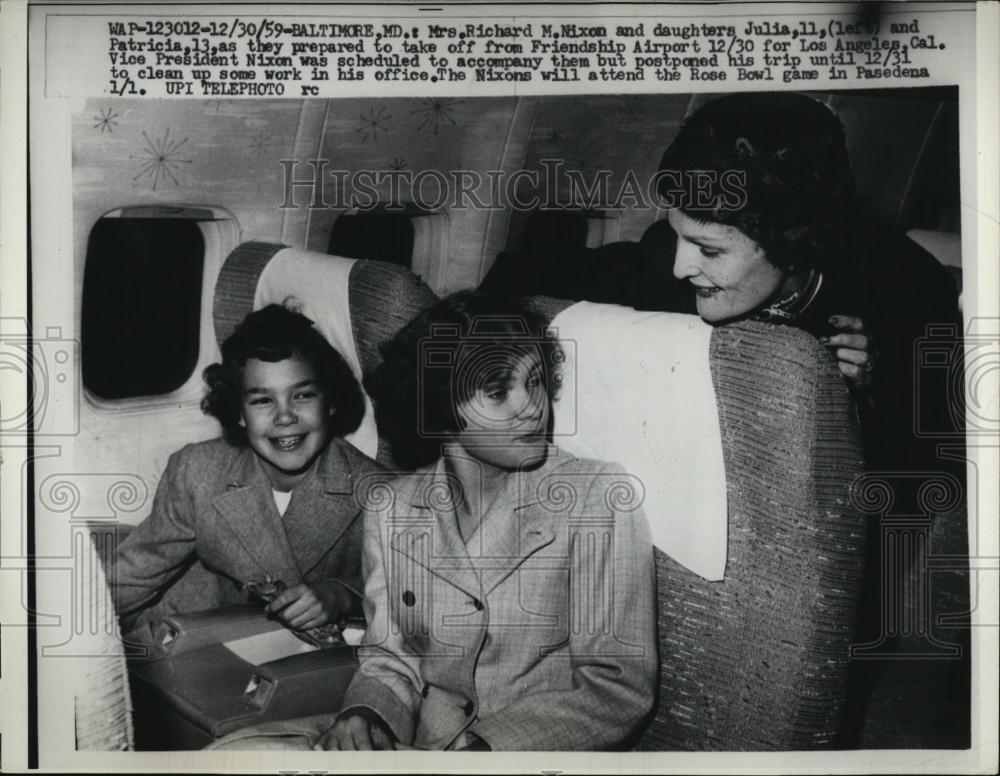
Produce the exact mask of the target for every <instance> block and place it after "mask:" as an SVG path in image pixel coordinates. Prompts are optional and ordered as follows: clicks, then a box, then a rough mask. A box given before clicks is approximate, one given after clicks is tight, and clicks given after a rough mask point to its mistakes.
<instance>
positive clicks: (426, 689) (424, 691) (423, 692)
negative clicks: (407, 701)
mask: <svg viewBox="0 0 1000 776" xmlns="http://www.w3.org/2000/svg"><path fill="white" fill-rule="evenodd" d="M420 694H421V695H423V696H424V697H425V698H426V697H427V696H428V695H430V694H431V686H430V685H429V684H425V685H424V689H422V690H421V691H420Z"/></svg>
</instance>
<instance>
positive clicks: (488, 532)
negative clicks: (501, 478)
mask: <svg viewBox="0 0 1000 776" xmlns="http://www.w3.org/2000/svg"><path fill="white" fill-rule="evenodd" d="M548 469H549V467H548V466H543V467H541V469H538V470H536V471H533V472H519V473H517V474H514V475H512V476H511V477H510V480H509V481H508V485H507V488H506V490H505V492H504V493H503V494H501V496H500V498H498V499H497V500H496V501H495V502H494V503H493V505H492V506H491V507H490V509H489V512H488V513H487V514H486V515H485V516H484V518H483V520H482V521H480V524H479V530H478V531H477V532H476V533H475V534H473V536H472V537H471V540H470V542H469V552H470V553H471V554H473V555H474V556H478V557H474V561H475V562H476V565H477V566H478V567H479V568H480V569H481V570H482V584H483V594H484V595H489V593H490V592H491V591H492V590H493V589H494V588H495V587H496V586H497V585H499V584H500V583H501V582H503V581H504V580H505V579H507V577H509V576H510V575H511V574H513V573H514V571H515V570H517V568H518V567H520V566H521V565H522V564H523V563H524V562H525V561H526V560H527V559H528V558H530V557H531V556H532V555H534V554H535V553H536V552H538V551H539V550H540V549H542V548H543V547H545V546H546V545H548V544H551V543H552V541H553V539H554V538H555V530H554V527H553V519H554V517H553V514H552V513H551V512H550V511H549V510H547V509H546V508H545V505H544V504H543V503H542V502H541V499H540V498H539V496H538V490H537V488H536V487H535V486H536V485H537V483H538V482H539V481H540V480H541V479H542V477H544V476H545V473H546V472H547V471H548Z"/></svg>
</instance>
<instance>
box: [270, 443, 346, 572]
mask: <svg viewBox="0 0 1000 776" xmlns="http://www.w3.org/2000/svg"><path fill="white" fill-rule="evenodd" d="M360 512H361V506H360V504H359V503H358V502H357V500H356V499H355V495H354V476H353V472H352V471H351V467H350V462H349V461H348V460H347V456H346V455H345V454H344V451H343V450H342V449H341V448H340V446H339V444H338V442H337V440H333V441H332V442H331V443H330V446H329V447H328V448H327V449H326V451H325V452H324V453H323V455H322V456H321V458H320V459H319V460H318V461H317V462H316V466H314V467H313V470H312V471H311V472H310V473H309V475H308V476H307V477H306V479H305V480H303V481H302V482H301V483H300V484H299V486H298V487H297V488H296V489H295V490H294V491H292V500H291V503H290V504H289V505H288V510H287V511H286V512H285V516H284V518H282V521H281V522H282V525H283V526H284V531H285V534H286V535H287V537H288V545H289V547H290V548H291V551H292V555H293V557H294V558H295V559H296V560H297V562H298V567H299V569H300V570H301V572H302V574H303V576H304V575H306V574H308V573H309V571H310V570H311V569H312V568H313V567H314V566H315V565H316V564H317V563H319V562H320V561H321V560H322V559H323V557H324V556H325V555H326V554H327V553H328V552H329V551H330V548H331V547H333V546H334V545H335V544H336V543H337V542H338V541H339V540H340V537H341V536H343V535H344V532H345V531H346V530H347V529H348V528H349V527H350V526H351V524H352V523H353V522H354V521H355V520H356V519H358V515H359V514H360Z"/></svg>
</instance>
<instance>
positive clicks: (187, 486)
mask: <svg viewBox="0 0 1000 776" xmlns="http://www.w3.org/2000/svg"><path fill="white" fill-rule="evenodd" d="M311 323H312V322H311V321H310V320H309V319H308V318H305V317H304V316H302V315H300V314H298V313H294V312H291V311H289V310H286V309H285V308H283V307H280V306H278V305H271V306H269V307H266V308H264V309H263V310H259V311H257V312H253V313H251V314H250V315H248V316H247V318H246V320H245V321H244V322H243V323H242V324H241V325H240V327H239V328H238V329H237V330H236V331H235V332H234V333H233V334H232V336H230V337H229V338H228V339H227V340H226V341H225V343H224V344H223V346H222V363H221V364H214V365H212V366H210V367H209V368H208V369H206V370H205V381H206V383H207V385H208V394H207V396H206V398H205V399H204V401H203V403H202V406H203V408H204V409H205V411H206V412H207V413H210V414H212V415H213V416H215V417H216V418H217V419H218V420H219V422H220V424H221V425H222V429H223V432H224V434H223V437H222V438H219V439H213V440H210V441H207V442H201V443H199V444H194V445H187V446H186V447H184V448H183V449H181V450H180V451H178V452H177V453H174V454H173V455H172V456H171V457H170V460H169V462H168V464H167V470H166V472H165V474H164V475H163V478H162V480H161V481H160V485H159V488H158V489H157V492H156V498H155V500H154V502H153V509H152V512H151V513H150V515H149V517H147V518H146V519H145V520H144V521H143V522H142V523H140V524H139V525H138V526H137V527H136V529H135V530H134V531H132V533H131V534H130V535H129V537H128V538H127V539H126V540H125V541H124V542H123V543H122V544H121V546H120V547H119V549H118V552H117V555H116V559H115V564H114V565H115V567H114V571H113V573H112V574H111V575H110V578H111V580H112V583H113V591H114V598H115V603H116V606H117V610H118V614H119V617H121V618H122V623H123V628H124V629H125V630H126V631H128V630H131V631H132V632H133V637H135V638H139V639H141V640H144V639H149V638H152V639H155V638H156V637H157V624H158V623H159V621H160V620H161V618H162V617H164V616H166V615H170V614H175V613H180V612H193V611H201V610H205V609H214V608H217V607H220V606H225V605H229V604H235V603H244V602H246V601H247V600H248V594H247V593H246V592H244V590H243V588H244V586H245V585H247V584H251V583H265V582H268V583H281V585H280V586H281V587H283V588H284V590H283V592H281V593H280V594H279V595H277V597H275V598H274V599H273V600H271V601H270V603H269V604H268V611H269V612H270V613H271V614H272V615H273V616H275V617H277V618H278V619H279V620H281V621H282V622H283V623H284V624H285V625H287V626H288V627H290V628H293V629H296V630H303V631H305V630H310V629H313V628H317V627H320V626H322V625H326V624H328V623H331V622H336V621H337V620H339V619H341V618H342V617H345V616H348V615H351V614H354V613H357V612H359V611H360V591H361V589H362V584H361V546H362V520H361V519H360V513H361V503H360V500H359V498H358V497H357V496H356V491H358V490H359V489H361V488H364V487H366V479H368V478H370V477H371V476H373V475H377V474H378V473H379V472H381V471H382V470H381V467H380V466H379V465H378V464H376V463H375V462H374V461H371V460H369V459H368V458H366V457H365V456H364V455H362V454H361V453H359V452H358V451H357V450H355V449H354V448H353V447H352V446H351V445H350V444H348V443H347V442H344V441H343V440H342V439H341V438H340V437H342V436H343V435H345V434H349V433H350V432H351V431H353V430H354V429H356V428H357V426H358V425H359V423H360V422H361V418H362V415H363V414H364V403H363V398H362V394H361V388H360V386H359V385H358V383H357V381H356V380H355V378H354V375H353V373H352V372H351V369H350V367H349V366H348V365H347V364H346V362H345V361H344V360H343V358H342V357H341V356H340V354H339V353H337V351H336V350H335V349H334V348H333V347H331V346H330V344H329V343H328V342H327V341H326V340H325V339H324V338H323V336H322V335H321V334H320V333H319V332H318V331H316V330H315V329H314V328H313V327H312V325H311Z"/></svg>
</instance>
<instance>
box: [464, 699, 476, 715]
mask: <svg viewBox="0 0 1000 776" xmlns="http://www.w3.org/2000/svg"><path fill="white" fill-rule="evenodd" d="M474 708H475V706H474V705H473V703H472V701H466V702H465V705H464V706H463V707H462V711H464V712H465V716H467V717H471V716H472V710H473V709H474Z"/></svg>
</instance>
